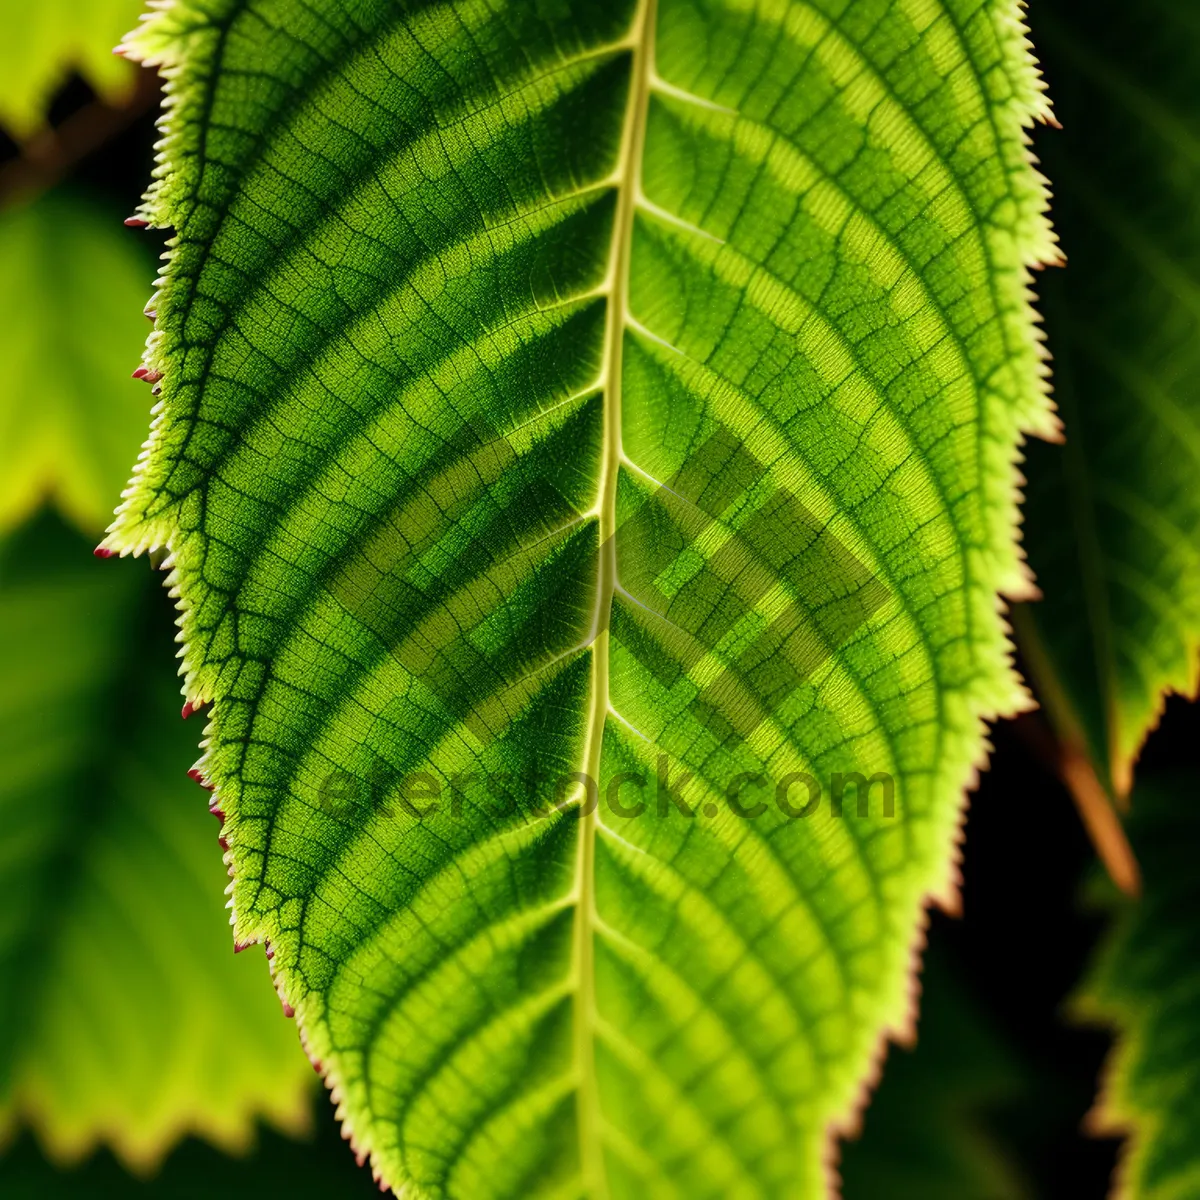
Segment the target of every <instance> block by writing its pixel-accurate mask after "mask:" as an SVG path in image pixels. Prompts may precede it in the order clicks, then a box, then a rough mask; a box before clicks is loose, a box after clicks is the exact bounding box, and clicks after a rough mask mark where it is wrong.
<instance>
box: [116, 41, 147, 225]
mask: <svg viewBox="0 0 1200 1200" xmlns="http://www.w3.org/2000/svg"><path fill="white" fill-rule="evenodd" d="M113 53H114V54H120V53H121V48H120V46H118V47H117V48H116V49H115V50H114V51H113ZM149 225H150V222H149V221H147V220H145V219H144V218H143V217H126V218H125V227H126V229H146V228H148V227H149Z"/></svg>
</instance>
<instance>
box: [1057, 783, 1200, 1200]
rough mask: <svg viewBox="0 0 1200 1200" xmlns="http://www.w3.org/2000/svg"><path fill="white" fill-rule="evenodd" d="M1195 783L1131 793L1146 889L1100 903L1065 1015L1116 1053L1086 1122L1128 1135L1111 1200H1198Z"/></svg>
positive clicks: (1199, 959) (1199, 947)
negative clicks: (1102, 936) (1093, 952)
mask: <svg viewBox="0 0 1200 1200" xmlns="http://www.w3.org/2000/svg"><path fill="white" fill-rule="evenodd" d="M1198 788H1200V776H1197V774H1196V773H1195V772H1194V771H1193V772H1180V773H1177V774H1171V775H1157V776H1152V777H1151V778H1150V779H1148V780H1147V781H1145V782H1139V784H1138V787H1137V789H1136V791H1135V792H1134V794H1133V815H1132V818H1131V820H1130V836H1131V838H1132V841H1133V846H1134V850H1135V851H1136V852H1137V855H1138V859H1139V861H1140V862H1141V864H1142V869H1143V872H1144V875H1145V888H1144V893H1143V895H1142V896H1141V898H1140V899H1139V900H1137V901H1131V900H1128V899H1127V898H1124V897H1120V898H1118V897H1116V896H1115V895H1114V896H1112V898H1111V907H1112V910H1113V917H1114V921H1113V928H1112V931H1111V933H1110V934H1109V937H1108V939H1107V941H1106V942H1105V943H1104V944H1103V945H1102V946H1101V948H1100V951H1099V953H1098V954H1097V957H1096V961H1095V962H1094V964H1093V965H1092V968H1091V970H1090V971H1089V974H1088V978H1087V979H1086V981H1085V982H1084V985H1083V987H1082V988H1081V990H1080V992H1079V994H1078V995H1077V996H1076V997H1075V999H1074V1001H1073V1008H1074V1012H1075V1015H1076V1016H1077V1017H1079V1018H1081V1019H1083V1020H1087V1021H1091V1022H1098V1023H1101V1024H1104V1025H1106V1026H1111V1027H1113V1028H1114V1029H1115V1030H1116V1032H1117V1045H1116V1049H1115V1050H1114V1051H1113V1052H1112V1055H1111V1057H1110V1058H1109V1061H1108V1064H1107V1066H1106V1068H1105V1074H1104V1078H1103V1081H1102V1084H1101V1092H1100V1098H1099V1100H1098V1101H1097V1104H1096V1108H1095V1110H1094V1111H1093V1112H1092V1114H1091V1116H1090V1121H1091V1123H1092V1125H1093V1127H1094V1128H1095V1129H1096V1130H1097V1131H1098V1132H1103V1133H1117V1134H1126V1135H1128V1141H1127V1143H1126V1145H1125V1149H1124V1152H1123V1154H1122V1159H1121V1162H1120V1163H1119V1164H1118V1167H1117V1174H1116V1178H1115V1180H1114V1186H1113V1192H1112V1196H1113V1200H1190V1198H1191V1197H1193V1196H1196V1195H1200V1143H1198V1142H1197V1140H1196V1130H1197V1129H1200V1072H1198V1071H1197V1067H1198V1066H1200V873H1197V871H1196V846H1197V844H1200V810H1198V809H1197V806H1196V794H1197V789H1198Z"/></svg>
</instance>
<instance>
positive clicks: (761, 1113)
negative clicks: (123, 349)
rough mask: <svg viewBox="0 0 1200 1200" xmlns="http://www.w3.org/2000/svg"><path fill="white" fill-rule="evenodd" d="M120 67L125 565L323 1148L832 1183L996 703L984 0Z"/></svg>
mask: <svg viewBox="0 0 1200 1200" xmlns="http://www.w3.org/2000/svg"><path fill="white" fill-rule="evenodd" d="M132 49H133V51H134V52H136V53H139V54H141V55H142V56H144V58H145V59H146V60H147V61H148V62H150V63H153V64H159V65H162V66H163V67H164V69H165V72H166V75H167V77H168V80H169V86H170V99H169V104H170V122H169V129H168V136H167V140H166V143H165V146H164V157H163V161H162V165H161V167H160V170H159V178H158V182H157V184H156V186H155V188H154V190H153V192H152V194H151V196H150V198H149V199H148V201H147V206H146V209H145V215H146V216H147V217H148V218H150V219H151V220H152V221H154V222H155V223H157V224H161V225H173V226H174V227H175V229H176V231H177V233H176V238H175V241H174V243H173V250H172V256H171V261H170V264H169V268H168V272H167V278H166V282H165V284H164V286H163V289H162V291H161V294H160V296H159V297H158V300H157V302H156V303H157V307H158V310H159V314H160V316H159V332H158V335H157V337H158V340H157V341H156V343H155V344H154V346H153V348H152V351H151V354H150V358H149V365H150V366H151V368H152V369H153V370H154V371H156V372H161V373H162V374H163V376H164V379H163V384H162V386H163V402H164V408H163V411H162V413H161V415H160V417H159V419H158V421H157V423H156V425H155V426H154V432H153V437H152V446H151V450H150V452H149V454H148V456H147V458H146V459H145V461H144V462H143V464H142V466H141V468H140V470H139V473H138V475H137V477H136V480H135V484H134V486H133V488H132V490H131V492H130V494H129V496H128V498H127V500H126V503H125V505H124V506H123V509H122V511H121V514H120V517H119V520H118V523H117V525H116V526H115V527H114V532H113V534H112V535H111V537H110V539H109V542H108V545H109V546H110V547H112V548H114V549H120V550H122V551H124V552H137V551H141V550H144V549H146V548H148V547H151V546H155V545H159V546H162V545H166V546H169V547H170V553H171V561H172V562H173V565H174V573H173V576H172V581H173V583H174V586H176V587H177V588H178V590H179V593H180V597H181V602H182V607H183V614H184V616H183V630H184V641H185V666H186V669H187V685H186V686H187V689H188V695H189V696H190V697H191V698H192V699H194V700H212V701H214V702H215V703H214V709H213V719H212V725H211V729H210V735H209V744H208V747H207V750H206V753H205V757H204V760H203V766H204V771H205V773H206V774H207V776H208V777H209V779H210V780H211V781H212V782H213V783H215V785H216V787H217V794H218V796H219V797H220V803H221V806H222V807H223V809H224V810H225V811H226V812H227V813H228V814H229V817H228V822H227V825H226V828H227V830H228V837H229V839H230V843H231V845H232V847H233V862H234V871H235V880H234V912H235V921H236V926H235V928H236V936H237V937H238V938H240V939H242V940H249V939H252V938H267V939H269V940H270V943H271V946H272V947H273V949H274V952H275V966H276V972H277V981H278V982H279V984H280V986H281V988H282V989H283V992H284V994H285V996H286V997H287V999H288V1002H289V1003H290V1004H292V1005H293V1006H294V1007H295V1008H296V1010H297V1015H298V1018H299V1019H300V1021H301V1025H302V1029H303V1031H304V1035H305V1038H306V1041H307V1045H308V1048H309V1050H310V1052H311V1053H312V1054H313V1055H314V1057H315V1058H317V1059H318V1060H319V1061H320V1062H321V1064H322V1066H323V1068H324V1070H325V1072H326V1074H327V1078H328V1080H329V1081H330V1082H331V1083H332V1085H333V1087H334V1089H335V1093H336V1095H337V1096H338V1098H339V1100H340V1111H341V1112H342V1114H343V1115H344V1116H345V1119H346V1123H347V1126H348V1129H349V1131H350V1134H351V1136H352V1138H353V1139H354V1141H355V1143H356V1145H357V1147H358V1148H359V1150H360V1151H361V1152H363V1153H368V1154H370V1156H371V1157H372V1160H373V1163H374V1166H375V1169H376V1171H377V1172H379V1173H380V1174H381V1176H382V1177H383V1179H384V1180H386V1181H387V1182H388V1183H389V1184H391V1185H392V1186H393V1187H394V1188H396V1189H397V1190H398V1191H399V1192H400V1193H401V1194H403V1195H405V1196H411V1197H459V1196H463V1197H470V1198H471V1200H483V1198H486V1197H499V1196H521V1197H532V1196H539V1197H550V1196H555V1197H568V1196H572V1197H584V1196H586V1197H591V1198H593V1200H598V1198H600V1197H604V1196H638V1197H643V1196H672V1195H688V1196H723V1197H738V1196H777V1195H784V1194H786V1195H816V1194H820V1193H821V1192H822V1191H823V1190H824V1187H825V1177H826V1173H827V1169H826V1167H825V1165H824V1164H825V1162H826V1161H827V1159H828V1156H829V1147H828V1142H829V1139H830V1137H831V1136H832V1135H833V1134H834V1133H835V1132H836V1129H837V1128H838V1127H839V1126H840V1125H841V1124H842V1123H844V1122H846V1121H848V1120H849V1118H850V1117H851V1114H852V1113H853V1111H854V1109H855V1106H856V1103H857V1098H858V1096H859V1085H860V1081H861V1079H862V1078H863V1077H864V1075H865V1074H866V1073H867V1071H868V1069H869V1066H870V1063H871V1060H872V1056H873V1055H874V1054H875V1053H876V1052H877V1049H878V1045H879V1041H880V1038H881V1036H882V1035H883V1034H884V1033H885V1032H886V1031H888V1030H897V1029H900V1028H902V1027H903V1026H904V1024H905V1022H906V1021H907V1019H908V1016H909V1013H908V1009H909V1000H908V995H909V993H908V986H907V985H908V977H909V974H910V970H911V965H912V964H911V953H910V947H911V946H912V944H913V942H914V939H915V937H916V931H917V927H918V920H919V917H920V913H921V909H922V907H923V906H924V904H925V903H926V902H927V900H928V898H929V897H930V895H931V894H932V895H933V896H936V897H939V898H941V899H942V900H943V901H949V900H951V899H952V898H953V894H954V883H953V878H954V869H953V865H952V861H951V860H952V847H953V843H954V839H955V835H956V829H957V826H958V823H959V819H960V808H961V797H962V792H963V789H964V786H965V785H966V784H967V783H968V782H969V780H970V778H971V774H972V771H973V769H974V767H975V765H976V764H977V763H979V762H980V760H981V759H982V756H983V753H984V744H983V738H982V718H983V717H984V716H985V715H990V714H995V713H998V712H1010V711H1012V710H1014V709H1015V708H1017V707H1019V706H1020V705H1021V704H1022V703H1023V694H1022V692H1021V689H1020V687H1019V685H1018V683H1017V681H1016V679H1015V677H1014V674H1013V672H1012V670H1011V667H1010V665H1009V662H1008V644H1007V641H1006V638H1005V627H1004V625H1003V623H1002V621H1001V619H1000V616H999V613H998V608H999V603H998V598H997V592H998V591H999V590H1001V589H1007V590H1009V591H1014V592H1015V591H1019V590H1020V589H1021V588H1022V587H1023V586H1024V582H1025V575H1024V569H1023V565H1022V562H1021V560H1020V557H1019V554H1018V552H1017V547H1016V544H1015V524H1016V482H1017V475H1016V470H1015V465H1014V460H1015V458H1016V453H1017V443H1018V439H1019V436H1020V433H1021V431H1022V430H1034V431H1039V432H1051V431H1052V429H1053V420H1052V417H1051V415H1050V413H1049V405H1048V402H1047V401H1046V399H1045V397H1044V395H1043V387H1042V381H1041V375H1042V373H1043V372H1042V368H1041V364H1040V355H1039V345H1038V341H1037V338H1036V336H1035V333H1034V325H1033V320H1032V316H1031V313H1030V310H1029V306H1028V302H1027V294H1026V286H1027V272H1026V266H1027V264H1029V263H1031V262H1033V261H1034V260H1036V259H1037V258H1039V257H1046V256H1049V255H1051V254H1052V253H1053V245H1052V240H1051V237H1050V234H1049V231H1048V227H1047V225H1046V221H1045V219H1044V216H1043V208H1044V194H1043V190H1042V187H1041V184H1040V181H1039V179H1038V177H1037V176H1036V175H1035V173H1034V172H1033V170H1032V169H1031V167H1030V165H1029V163H1028V161H1027V155H1026V150H1025V146H1024V137H1025V134H1024V132H1023V126H1024V125H1026V124H1028V123H1029V122H1030V121H1031V120H1032V119H1033V118H1034V117H1035V116H1038V115H1044V113H1045V111H1046V107H1045V102H1044V100H1043V99H1042V97H1041V94H1040V91H1039V87H1038V83H1037V77H1036V72H1035V70H1034V68H1033V65H1032V62H1031V60H1030V58H1029V55H1028V53H1027V50H1026V47H1025V44H1024V41H1023V35H1022V31H1021V26H1020V23H1019V20H1018V7H1017V4H1016V3H1008V2H1007V0H1005V2H1003V3H997V2H993V0H955V3H953V4H946V5H941V4H928V5H926V4H922V5H916V4H903V3H894V2H892V0H857V2H856V3H854V4H852V5H848V4H846V3H840V2H834V0H829V2H827V3H817V4H812V5H799V4H793V3H785V2H782V0H780V2H775V3H752V2H751V0H690V2H685V0H661V2H660V3H658V4H657V5H656V4H654V3H653V2H651V0H643V2H642V3H640V4H635V3H633V0H625V2H615V3H614V2H611V0H605V2H604V3H600V2H596V3H575V4H566V3H555V2H552V0H545V2H539V3H537V4H530V3H516V2H513V3H494V4H489V5H484V4H478V3H471V2H468V0H461V2H456V3H450V4H445V3H442V4H430V3H412V4H405V5H396V4H394V3H390V2H389V3H384V2H383V0H378V2H375V3H369V2H368V3H362V4H359V5H356V6H354V8H353V11H352V12H351V11H350V10H348V9H347V7H346V6H344V5H341V4H338V3H334V2H333V0H319V2H316V3H313V2H309V3H304V4H301V3H298V2H295V0H252V2H248V0H218V2H215V3H213V2H206V3H200V2H199V0H183V2H181V3H179V4H176V5H174V6H172V7H171V8H170V9H167V10H165V11H163V12H161V13H159V14H157V15H156V16H155V18H154V19H153V20H152V21H151V22H149V23H148V24H147V25H146V26H145V27H144V28H143V30H142V32H141V33H140V34H139V36H138V38H137V40H136V42H135V44H134V46H133V47H132ZM856 772H857V773H858V774H859V776H860V777H861V779H862V783H861V784H859V788H861V789H862V792H863V794H862V795H860V796H859V801H860V803H861V808H860V803H856V802H855V799H854V795H855V792H856V789H855V788H854V786H853V785H851V786H850V789H849V793H848V795H847V797H846V802H845V804H844V806H842V805H841V803H840V789H841V787H842V786H843V785H845V783H846V781H845V779H844V778H841V777H842V776H844V775H847V774H852V773H856ZM798 775H811V776H812V784H811V785H810V784H809V783H808V782H807V781H806V780H805V779H802V778H797V776H798ZM630 776H634V777H635V778H633V779H630V778H629V777H630ZM759 776H761V777H762V778H761V779H759V778H758V777H759ZM622 777H625V778H622ZM868 777H877V778H876V780H875V783H874V785H873V786H872V787H870V788H868V787H867V786H866V784H867V780H868ZM639 779H640V781H641V784H640V788H641V791H640V794H641V796H642V797H643V799H644V801H645V803H646V808H645V810H644V811H643V812H641V813H640V814H638V815H625V816H622V815H621V811H620V810H625V812H626V813H629V812H630V810H635V809H636V803H637V799H638V795H639V790H638V789H639V784H638V780H639ZM742 786H744V787H745V792H744V793H739V792H738V791H736V789H737V788H739V787H742ZM789 788H790V790H788V789H789ZM817 788H819V789H820V791H821V793H822V796H821V797H820V798H817V802H816V803H813V804H811V805H806V804H805V801H806V799H812V798H813V793H814V791H815V790H816V789H817ZM622 789H623V790H622ZM731 789H735V790H733V799H732V800H731V799H730V791H731ZM835 790H836V791H838V792H839V797H838V802H837V803H836V804H835V803H834V802H833V798H832V796H831V793H832V792H834V791H835ZM868 792H869V793H870V797H869V799H870V803H869V804H868V795H867V794H866V793H868ZM781 793H782V798H783V799H784V801H785V802H786V803H787V804H788V806H789V807H790V809H791V812H792V813H793V814H801V813H804V814H806V815H805V816H803V817H801V816H798V815H794V816H789V815H787V813H786V812H785V810H784V809H783V807H782V806H781V805H780V804H778V803H777V798H778V796H779V795H780V794H781ZM885 794H890V795H891V796H892V799H893V802H894V815H888V813H889V811H891V810H890V809H889V808H887V807H885V804H884V795H885ZM739 795H741V796H742V799H741V800H739V799H738V796H739ZM556 798H557V800H558V801H559V804H558V805H557V806H552V802H553V801H554V800H555V799H556ZM677 802H678V803H677ZM760 802H761V803H762V805H763V808H762V810H761V814H760V815H758V816H757V817H754V818H749V817H743V816H739V815H738V813H737V811H736V810H735V807H734V804H735V803H737V804H741V805H742V806H743V807H745V808H749V807H750V806H752V805H757V804H758V803H760ZM431 804H436V805H437V807H436V809H431V808H430V807H429V806H430V805H431ZM681 806H682V807H681ZM684 807H686V809H687V811H686V812H685V811H683V808H684ZM839 808H840V809H842V811H841V812H840V815H839V814H838V813H837V810H838V809H839ZM751 811H753V810H751Z"/></svg>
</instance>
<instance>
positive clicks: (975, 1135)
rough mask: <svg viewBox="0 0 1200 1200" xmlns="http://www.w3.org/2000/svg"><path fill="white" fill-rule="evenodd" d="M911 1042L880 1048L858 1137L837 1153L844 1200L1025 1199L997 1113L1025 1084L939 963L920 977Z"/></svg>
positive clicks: (1020, 1095)
mask: <svg viewBox="0 0 1200 1200" xmlns="http://www.w3.org/2000/svg"><path fill="white" fill-rule="evenodd" d="M917 1039H918V1040H917V1044H916V1045H915V1046H908V1047H896V1048H894V1049H892V1050H890V1051H889V1053H888V1059H887V1063H886V1064H885V1070H884V1075H883V1082H882V1083H881V1084H880V1085H879V1090H878V1092H877V1093H876V1095H875V1096H874V1098H873V1099H872V1101H871V1107H870V1109H869V1110H868V1112H867V1114H866V1125H865V1128H864V1130H863V1132H862V1134H861V1136H860V1137H859V1138H858V1139H855V1140H854V1141H849V1142H846V1143H845V1144H844V1146H843V1147H842V1161H841V1164H840V1173H841V1176H842V1197H843V1200H884V1198H886V1200H1030V1197H1031V1195H1032V1193H1031V1190H1030V1187H1029V1184H1028V1183H1027V1182H1026V1181H1025V1180H1024V1179H1023V1178H1022V1174H1021V1171H1020V1169H1019V1167H1018V1165H1017V1163H1016V1161H1015V1155H1014V1154H1013V1153H1012V1152H1011V1150H1010V1149H1009V1147H1008V1146H1007V1145H1006V1144H1005V1141H1004V1139H1003V1137H1001V1136H1000V1135H999V1133H998V1132H997V1130H996V1128H995V1125H996V1121H995V1120H994V1117H995V1114H996V1112H997V1111H998V1110H1000V1109H1002V1108H1006V1107H1007V1106H1008V1105H1011V1104H1014V1103H1015V1102H1016V1101H1021V1102H1022V1103H1028V1101H1029V1099H1030V1095H1029V1093H1030V1077H1029V1073H1028V1071H1027V1069H1026V1068H1025V1067H1024V1065H1023V1064H1019V1063H1018V1062H1016V1061H1014V1058H1013V1055H1012V1051H1011V1049H1010V1047H1008V1046H1007V1045H1005V1042H1004V1040H1003V1038H1002V1037H1001V1036H1000V1034H999V1033H998V1032H997V1030H996V1029H995V1028H993V1026H992V1024H991V1021H990V1020H989V1017H988V1014H987V1013H986V1012H985V1011H983V1009H982V1008H981V1006H980V1003H979V1000H978V999H977V998H976V997H975V996H973V995H972V994H971V992H970V990H969V989H968V988H966V987H965V986H964V985H963V983H962V982H961V981H960V980H959V979H958V978H957V977H956V976H955V974H954V972H953V970H952V969H951V968H950V967H949V966H948V964H947V961H946V960H945V958H943V957H940V956H938V955H936V954H931V955H930V956H929V958H928V960H927V962H926V963H925V965H924V968H923V969H922V972H921V1018H920V1023H919V1026H918V1032H917Z"/></svg>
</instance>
